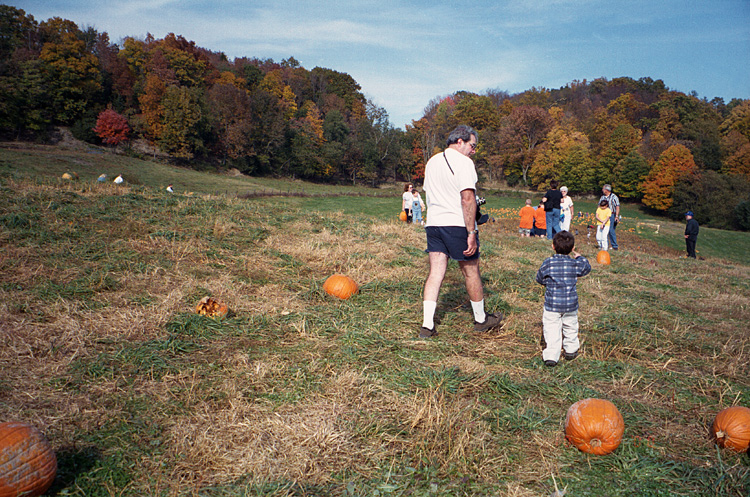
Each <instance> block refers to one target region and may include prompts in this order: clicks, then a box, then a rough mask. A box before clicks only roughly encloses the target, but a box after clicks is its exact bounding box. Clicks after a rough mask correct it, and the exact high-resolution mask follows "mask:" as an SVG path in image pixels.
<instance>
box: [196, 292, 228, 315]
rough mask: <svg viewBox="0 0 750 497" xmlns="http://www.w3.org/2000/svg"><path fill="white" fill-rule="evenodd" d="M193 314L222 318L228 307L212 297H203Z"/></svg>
mask: <svg viewBox="0 0 750 497" xmlns="http://www.w3.org/2000/svg"><path fill="white" fill-rule="evenodd" d="M195 312H197V313H198V314H200V315H201V316H208V317H211V318H223V317H224V316H226V315H227V312H229V307H228V306H227V305H226V304H225V303H224V302H221V301H219V300H218V299H215V298H213V297H203V298H202V299H201V301H200V302H198V305H197V306H196V307H195Z"/></svg>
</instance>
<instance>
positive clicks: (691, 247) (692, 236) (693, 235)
mask: <svg viewBox="0 0 750 497" xmlns="http://www.w3.org/2000/svg"><path fill="white" fill-rule="evenodd" d="M685 219H687V224H686V225H685V245H686V247H687V256H688V257H692V258H693V259H695V242H696V241H698V221H696V220H695V219H693V211H687V212H686V213H685Z"/></svg>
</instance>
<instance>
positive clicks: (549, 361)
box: [544, 359, 557, 368]
mask: <svg viewBox="0 0 750 497" xmlns="http://www.w3.org/2000/svg"><path fill="white" fill-rule="evenodd" d="M544 365H545V366H547V367H548V368H554V367H555V366H557V361H553V360H552V359H547V360H546V361H544Z"/></svg>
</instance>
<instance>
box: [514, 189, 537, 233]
mask: <svg viewBox="0 0 750 497" xmlns="http://www.w3.org/2000/svg"><path fill="white" fill-rule="evenodd" d="M534 214H535V211H534V208H533V207H532V206H531V199H530V198H527V199H526V205H525V206H523V207H521V210H520V211H519V212H518V215H519V216H521V222H520V223H519V224H518V233H519V234H520V235H521V236H531V230H533V229H534Z"/></svg>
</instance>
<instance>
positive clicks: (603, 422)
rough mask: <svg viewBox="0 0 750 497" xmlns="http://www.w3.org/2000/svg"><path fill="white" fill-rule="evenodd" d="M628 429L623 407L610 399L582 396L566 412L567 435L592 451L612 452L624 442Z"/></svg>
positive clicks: (600, 452)
mask: <svg viewBox="0 0 750 497" xmlns="http://www.w3.org/2000/svg"><path fill="white" fill-rule="evenodd" d="M624 431H625V421H624V420H623V419H622V415H621V414H620V411H618V410H617V407H615V405H614V404H613V403H612V402H610V401H608V400H603V399H583V400H579V401H578V402H576V403H575V404H573V405H572V406H570V408H569V409H568V414H567V416H565V438H567V439H568V441H569V442H570V443H572V444H573V445H575V446H576V447H578V449H579V450H581V451H583V452H586V453H588V454H596V455H600V456H601V455H604V454H609V453H610V452H612V451H613V450H615V449H616V448H617V447H618V446H619V445H620V442H621V441H622V434H623V433H624Z"/></svg>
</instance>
